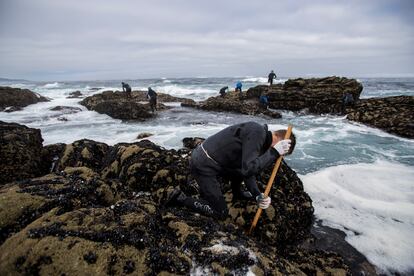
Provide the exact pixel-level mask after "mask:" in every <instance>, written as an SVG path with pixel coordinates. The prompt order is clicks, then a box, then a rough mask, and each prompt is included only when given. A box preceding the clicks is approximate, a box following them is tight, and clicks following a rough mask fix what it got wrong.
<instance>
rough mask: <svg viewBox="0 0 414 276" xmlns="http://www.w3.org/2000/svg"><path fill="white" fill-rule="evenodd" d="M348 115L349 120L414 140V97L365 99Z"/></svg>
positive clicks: (350, 110)
mask: <svg viewBox="0 0 414 276" xmlns="http://www.w3.org/2000/svg"><path fill="white" fill-rule="evenodd" d="M346 113H347V119H348V120H351V121H356V122H360V123H363V124H367V125H369V126H373V127H377V128H380V129H382V130H384V131H386V132H389V133H392V134H397V135H399V136H402V137H407V138H414V96H397V97H387V98H372V99H363V100H360V101H358V102H357V103H356V105H355V106H354V107H350V108H347V109H346Z"/></svg>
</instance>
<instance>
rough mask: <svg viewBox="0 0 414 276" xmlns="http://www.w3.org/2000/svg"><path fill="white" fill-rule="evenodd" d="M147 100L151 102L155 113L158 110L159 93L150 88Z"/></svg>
mask: <svg viewBox="0 0 414 276" xmlns="http://www.w3.org/2000/svg"><path fill="white" fill-rule="evenodd" d="M147 98H148V100H149V103H150V106H151V111H152V113H154V112H155V111H156V110H157V92H155V91H154V90H152V88H151V87H148V92H147Z"/></svg>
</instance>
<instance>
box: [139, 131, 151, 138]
mask: <svg viewBox="0 0 414 276" xmlns="http://www.w3.org/2000/svg"><path fill="white" fill-rule="evenodd" d="M152 135H154V134H152V133H149V132H143V133H140V134H138V136H137V139H144V138H147V137H150V136H152Z"/></svg>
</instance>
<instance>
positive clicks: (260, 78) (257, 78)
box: [242, 77, 267, 83]
mask: <svg viewBox="0 0 414 276" xmlns="http://www.w3.org/2000/svg"><path fill="white" fill-rule="evenodd" d="M242 81H244V82H259V83H267V78H264V77H249V78H245V79H242Z"/></svg>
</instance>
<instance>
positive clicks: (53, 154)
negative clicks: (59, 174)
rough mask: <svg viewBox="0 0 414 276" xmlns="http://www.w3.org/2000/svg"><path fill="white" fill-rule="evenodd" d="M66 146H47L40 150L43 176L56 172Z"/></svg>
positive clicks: (61, 144)
mask: <svg viewBox="0 0 414 276" xmlns="http://www.w3.org/2000/svg"><path fill="white" fill-rule="evenodd" d="M65 148H66V144H63V143H59V144H53V145H47V146H45V147H43V148H42V173H41V175H45V174H48V173H51V172H54V171H57V165H58V161H59V158H60V157H61V156H62V155H63V152H64V150H65Z"/></svg>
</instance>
